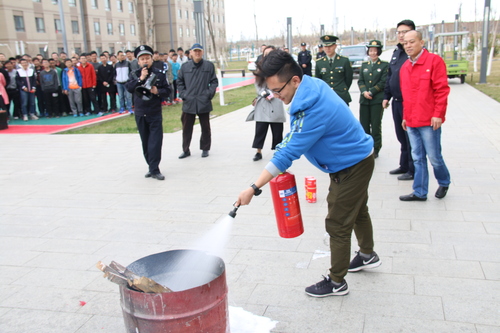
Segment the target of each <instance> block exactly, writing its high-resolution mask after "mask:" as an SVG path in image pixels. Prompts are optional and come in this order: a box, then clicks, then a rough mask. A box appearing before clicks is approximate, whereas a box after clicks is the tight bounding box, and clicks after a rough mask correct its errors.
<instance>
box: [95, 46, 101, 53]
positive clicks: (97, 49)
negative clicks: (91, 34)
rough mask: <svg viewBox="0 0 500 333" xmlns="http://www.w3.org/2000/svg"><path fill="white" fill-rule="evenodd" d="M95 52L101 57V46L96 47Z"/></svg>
mask: <svg viewBox="0 0 500 333" xmlns="http://www.w3.org/2000/svg"><path fill="white" fill-rule="evenodd" d="M95 51H96V52H97V55H101V53H102V46H96V48H95Z"/></svg>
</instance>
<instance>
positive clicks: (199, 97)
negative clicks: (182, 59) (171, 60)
mask: <svg viewBox="0 0 500 333" xmlns="http://www.w3.org/2000/svg"><path fill="white" fill-rule="evenodd" d="M218 86H219V81H218V80H217V76H216V75H215V66H214V64H213V63H211V62H210V61H206V60H203V59H202V60H201V61H200V63H198V64H196V63H195V62H194V61H188V62H186V63H185V64H182V66H181V69H180V70H179V72H177V90H178V91H179V97H180V98H182V111H183V112H186V113H191V114H199V113H208V112H210V111H212V110H213V108H212V98H214V95H215V91H216V90H217V87H218Z"/></svg>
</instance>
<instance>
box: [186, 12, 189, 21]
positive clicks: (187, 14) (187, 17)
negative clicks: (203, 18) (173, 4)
mask: <svg viewBox="0 0 500 333" xmlns="http://www.w3.org/2000/svg"><path fill="white" fill-rule="evenodd" d="M186 19H187V20H189V12H188V11H187V10H186Z"/></svg>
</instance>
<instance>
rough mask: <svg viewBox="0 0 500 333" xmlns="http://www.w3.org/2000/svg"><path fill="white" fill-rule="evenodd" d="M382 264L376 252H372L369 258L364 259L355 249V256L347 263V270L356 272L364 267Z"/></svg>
mask: <svg viewBox="0 0 500 333" xmlns="http://www.w3.org/2000/svg"><path fill="white" fill-rule="evenodd" d="M380 265H382V260H380V258H379V257H378V255H377V253H376V252H373V253H372V256H371V257H370V258H369V259H364V258H362V257H361V256H360V255H359V252H358V251H356V256H355V257H354V258H353V259H352V260H351V263H350V264H349V269H348V272H357V271H360V270H362V269H366V268H375V267H378V266H380Z"/></svg>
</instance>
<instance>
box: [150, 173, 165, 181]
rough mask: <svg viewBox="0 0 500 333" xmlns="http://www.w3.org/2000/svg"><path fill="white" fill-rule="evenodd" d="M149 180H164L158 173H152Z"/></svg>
mask: <svg viewBox="0 0 500 333" xmlns="http://www.w3.org/2000/svg"><path fill="white" fill-rule="evenodd" d="M151 178H154V179H158V180H164V179H165V176H164V175H162V174H161V173H159V172H158V173H152V174H151Z"/></svg>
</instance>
